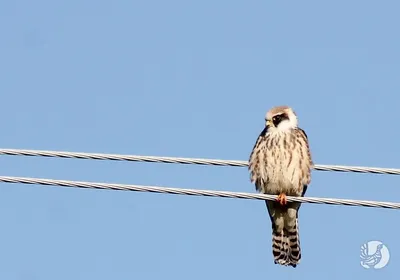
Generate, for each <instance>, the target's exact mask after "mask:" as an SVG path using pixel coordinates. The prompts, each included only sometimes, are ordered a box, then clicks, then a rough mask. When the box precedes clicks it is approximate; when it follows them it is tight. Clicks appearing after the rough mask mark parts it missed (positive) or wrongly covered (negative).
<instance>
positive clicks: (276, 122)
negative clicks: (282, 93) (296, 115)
mask: <svg viewBox="0 0 400 280" xmlns="http://www.w3.org/2000/svg"><path fill="white" fill-rule="evenodd" d="M281 120H282V116H281V115H278V116H275V117H273V118H272V122H273V123H274V126H275V127H277V126H278V124H279V123H280V122H281Z"/></svg>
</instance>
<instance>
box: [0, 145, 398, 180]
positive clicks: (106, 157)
mask: <svg viewBox="0 0 400 280" xmlns="http://www.w3.org/2000/svg"><path fill="white" fill-rule="evenodd" d="M0 155H10V156H41V157H58V158H75V159H92V160H116V161H136V162H157V163H179V164H197V165H214V166H234V167H246V166H248V162H247V161H241V160H220V159H204V158H180V157H159V156H138V155H117V154H103V153H101V154H100V153H75V152H62V151H41V150H22V149H0ZM314 169H315V170H319V171H336V172H357V173H374V174H389V175H400V169H396V168H379V167H364V166H344V165H322V164H315V165H314Z"/></svg>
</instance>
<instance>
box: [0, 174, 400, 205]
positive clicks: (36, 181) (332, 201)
mask: <svg viewBox="0 0 400 280" xmlns="http://www.w3.org/2000/svg"><path fill="white" fill-rule="evenodd" d="M0 182H4V183H14V184H15V183H20V184H29V185H45V186H60V187H73V188H88V189H103V190H123V191H136V192H152V193H164V194H178V195H192V196H206V197H222V198H236V199H256V200H275V199H276V198H277V196H276V195H267V194H258V193H243V192H229V191H213V190H196V189H182V188H169V187H159V186H143V185H127V184H109V183H95V182H79V181H65V180H53V179H41V178H26V177H10V176H0ZM287 201H289V202H293V201H295V202H303V203H314V204H329V205H346V206H363V207H376V208H388V209H400V203H394V202H380V201H368V200H353V199H338V198H319V197H293V196H288V197H287Z"/></svg>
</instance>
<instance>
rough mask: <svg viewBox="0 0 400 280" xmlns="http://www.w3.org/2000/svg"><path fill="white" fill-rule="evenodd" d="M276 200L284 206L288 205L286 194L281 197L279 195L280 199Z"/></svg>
mask: <svg viewBox="0 0 400 280" xmlns="http://www.w3.org/2000/svg"><path fill="white" fill-rule="evenodd" d="M276 200H277V201H278V202H279V204H280V205H282V206H284V205H286V204H287V199H286V194H284V193H281V194H280V195H278V198H277V199H276Z"/></svg>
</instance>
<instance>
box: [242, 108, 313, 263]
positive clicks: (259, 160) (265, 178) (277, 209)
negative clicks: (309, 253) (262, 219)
mask: <svg viewBox="0 0 400 280" xmlns="http://www.w3.org/2000/svg"><path fill="white" fill-rule="evenodd" d="M312 166H313V160H312V156H311V151H310V146H309V141H308V136H307V134H306V132H305V131H304V130H303V129H301V128H300V127H299V126H298V119H297V115H296V113H295V111H294V110H293V109H292V108H291V107H289V106H286V105H284V106H276V107H273V108H271V109H270V110H269V111H268V112H267V113H266V115H265V126H264V128H263V130H262V131H261V133H260V135H259V136H258V138H257V141H256V143H255V144H254V146H253V149H252V151H251V154H250V158H249V165H248V169H249V171H250V181H251V182H252V183H254V184H255V187H256V190H257V191H258V192H260V193H264V194H270V195H277V199H276V200H266V201H265V203H266V206H267V210H268V214H269V217H270V220H271V223H272V253H273V257H274V263H275V264H278V265H282V266H291V267H293V268H295V267H296V266H297V265H298V264H299V263H300V260H301V249H300V238H299V232H298V231H299V225H298V212H299V209H300V206H301V203H299V202H288V201H287V198H286V196H295V197H303V196H304V195H305V193H306V191H307V188H308V186H309V185H310V183H311V169H312Z"/></svg>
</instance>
